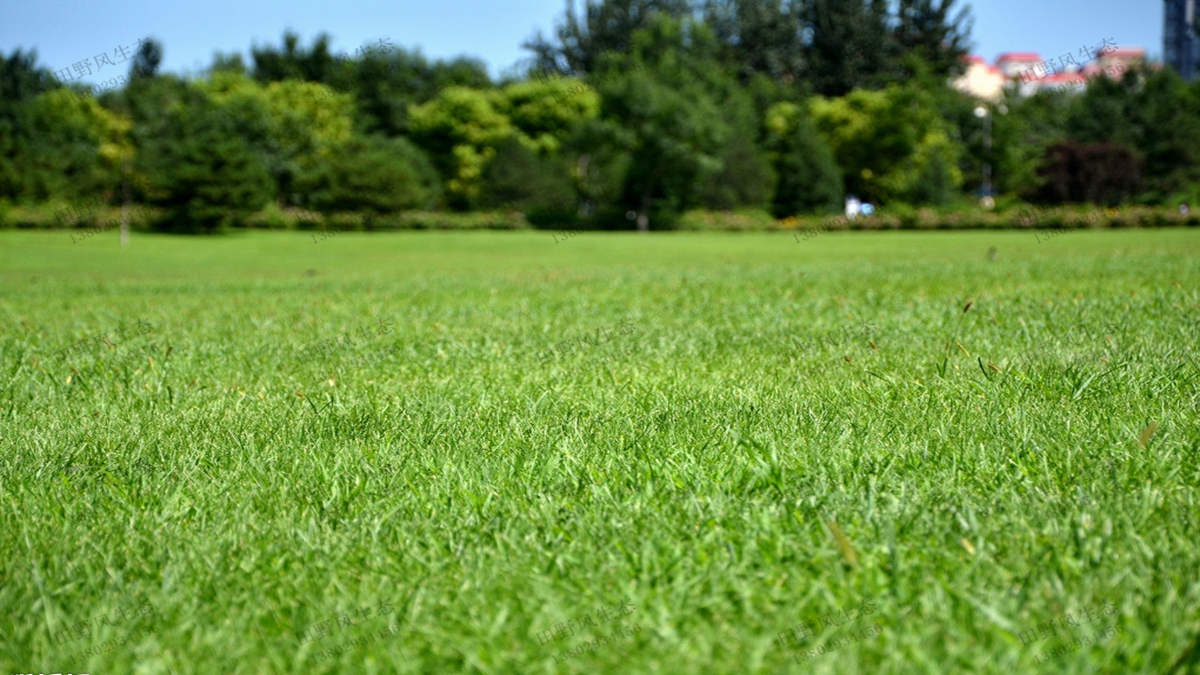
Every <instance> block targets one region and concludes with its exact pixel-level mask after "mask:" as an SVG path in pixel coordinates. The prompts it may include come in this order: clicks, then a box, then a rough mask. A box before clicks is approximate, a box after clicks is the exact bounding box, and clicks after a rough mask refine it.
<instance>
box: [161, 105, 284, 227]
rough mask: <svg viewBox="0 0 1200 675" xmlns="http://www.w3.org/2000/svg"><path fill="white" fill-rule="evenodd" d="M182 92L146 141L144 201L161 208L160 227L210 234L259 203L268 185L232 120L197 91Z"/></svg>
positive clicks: (270, 192) (268, 177)
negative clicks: (154, 135)
mask: <svg viewBox="0 0 1200 675" xmlns="http://www.w3.org/2000/svg"><path fill="white" fill-rule="evenodd" d="M185 94H186V95H185V96H184V97H183V100H182V101H181V103H182V105H179V106H175V107H173V108H172V109H170V110H169V112H168V113H167V116H166V118H167V119H166V124H165V129H164V130H165V131H166V133H165V135H163V136H162V137H159V138H155V139H153V140H152V141H150V146H151V147H150V148H148V152H147V153H146V158H145V162H146V165H147V169H148V171H147V173H148V174H149V176H150V182H151V185H152V190H151V191H150V195H149V201H150V203H152V204H155V205H157V206H160V207H162V208H163V209H164V210H165V211H166V212H167V216H168V218H167V219H166V220H165V221H164V222H163V223H161V224H160V227H161V228H162V229H164V230H167V231H173V232H203V233H213V232H216V231H219V230H221V229H223V228H225V227H229V226H231V225H235V224H238V223H239V221H240V220H241V219H242V218H244V217H245V216H247V215H249V214H250V213H251V212H253V211H255V210H257V209H260V208H262V207H263V206H265V205H266V204H267V203H268V202H269V201H270V200H271V198H272V196H273V195H274V187H273V183H272V180H271V174H270V173H269V172H268V170H267V167H266V166H265V165H264V164H263V162H262V160H261V158H260V157H259V156H258V155H257V154H256V153H255V152H254V151H253V149H252V148H251V147H250V146H249V145H248V144H247V143H246V142H245V140H244V139H243V138H242V137H241V136H240V135H239V134H238V133H237V128H236V126H235V125H234V123H233V120H232V118H230V117H229V116H228V115H224V114H222V113H221V111H220V110H219V109H218V108H217V106H216V105H215V104H214V103H213V102H212V101H211V100H210V99H209V98H208V96H207V95H205V94H204V93H203V92H201V91H198V90H188V91H186V92H185Z"/></svg>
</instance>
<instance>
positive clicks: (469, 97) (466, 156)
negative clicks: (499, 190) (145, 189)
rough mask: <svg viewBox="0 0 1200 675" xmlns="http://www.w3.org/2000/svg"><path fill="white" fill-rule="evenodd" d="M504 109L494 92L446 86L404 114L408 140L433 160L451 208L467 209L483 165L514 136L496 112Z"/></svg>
mask: <svg viewBox="0 0 1200 675" xmlns="http://www.w3.org/2000/svg"><path fill="white" fill-rule="evenodd" d="M505 105H506V104H505V102H504V101H503V95H502V94H500V93H499V92H491V91H477V90H474V89H468V88H466V87H448V88H446V89H444V90H443V91H442V92H441V93H440V94H439V95H438V96H437V98H435V99H433V100H432V101H430V102H428V103H426V104H424V105H419V106H413V107H411V108H410V109H409V126H410V129H411V132H412V138H413V140H414V141H415V142H416V143H417V144H418V145H419V146H421V147H422V148H423V149H424V150H425V151H426V152H428V153H429V154H430V156H431V157H432V158H433V160H434V165H435V166H437V168H438V171H439V173H440V174H441V175H442V176H443V178H444V179H445V184H446V189H447V197H448V198H449V200H450V204H451V206H453V207H455V208H462V209H468V208H472V207H473V206H474V205H475V204H476V203H477V201H478V199H479V189H480V181H481V178H482V176H483V169H484V166H485V165H486V164H487V162H488V160H489V159H491V158H492V156H493V155H495V153H496V148H497V147H499V146H500V144H502V143H503V142H504V141H506V140H507V139H508V138H509V137H510V136H512V135H514V134H516V133H517V129H516V127H514V126H513V124H512V121H511V120H509V118H508V117H507V116H506V115H505V114H504V113H503V112H501V109H502V108H504V107H505Z"/></svg>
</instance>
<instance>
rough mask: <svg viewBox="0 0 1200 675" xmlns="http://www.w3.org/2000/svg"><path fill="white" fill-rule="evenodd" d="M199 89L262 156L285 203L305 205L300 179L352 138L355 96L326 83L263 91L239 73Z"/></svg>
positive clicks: (277, 85)
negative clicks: (300, 192)
mask: <svg viewBox="0 0 1200 675" xmlns="http://www.w3.org/2000/svg"><path fill="white" fill-rule="evenodd" d="M196 86H197V87H198V88H199V89H201V90H202V91H204V92H205V94H206V95H207V96H208V97H209V98H210V99H211V100H212V101H213V102H214V103H215V104H216V105H217V106H218V107H219V108H220V110H221V111H222V112H223V113H224V114H225V115H226V116H228V117H229V118H231V119H230V122H229V124H230V125H231V128H232V129H234V130H236V132H237V133H238V135H239V137H240V138H241V139H242V140H243V141H244V142H245V143H246V144H247V145H248V146H249V147H250V148H251V149H253V150H254V152H255V153H256V154H258V156H259V158H260V160H261V162H262V163H263V165H264V166H266V168H267V170H268V171H270V172H271V175H272V177H273V178H274V181H275V185H276V193H277V194H278V196H279V200H280V202H281V203H283V204H293V203H298V202H299V201H301V196H300V195H299V194H298V193H297V188H296V186H295V182H296V177H297V176H298V175H299V174H300V173H302V172H311V171H312V170H313V169H314V168H315V167H316V166H317V165H318V164H320V163H322V162H325V161H327V160H328V159H329V158H330V157H332V156H333V155H335V154H336V153H338V152H341V150H340V148H341V146H342V145H344V144H345V143H347V142H348V141H349V140H350V138H351V136H352V134H353V124H354V102H353V99H352V97H351V96H349V95H344V94H337V93H335V92H333V91H331V90H330V89H329V88H328V87H326V86H325V85H322V84H318V83H315V82H300V81H296V80H284V81H281V82H272V83H270V84H268V85H267V86H266V87H263V86H261V85H259V84H258V83H257V82H255V81H254V80H250V79H248V78H246V77H243V76H241V75H239V74H237V73H234V72H221V73H214V74H213V75H212V77H211V79H210V80H209V81H208V82H202V83H198V84H197V85H196Z"/></svg>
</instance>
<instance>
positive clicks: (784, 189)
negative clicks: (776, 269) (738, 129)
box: [765, 102, 843, 218]
mask: <svg viewBox="0 0 1200 675" xmlns="http://www.w3.org/2000/svg"><path fill="white" fill-rule="evenodd" d="M805 108H806V106H804V105H800V104H796V103H789V102H783V103H778V104H776V105H775V106H773V107H772V108H771V109H770V110H768V111H767V115H766V119H765V126H766V129H767V148H768V149H769V150H770V151H771V161H772V164H773V165H774V167H775V172H776V173H777V174H778V176H779V184H778V187H777V188H776V190H775V194H774V197H773V202H772V211H773V212H774V214H775V216H776V217H778V218H783V217H786V216H792V215H797V214H801V213H823V212H830V211H837V210H838V209H839V208H841V206H842V197H843V192H842V174H841V171H840V170H839V169H838V166H837V162H835V161H834V159H833V153H832V152H831V151H830V150H829V146H828V145H826V144H825V141H823V140H822V139H821V136H820V135H819V134H818V133H817V129H816V127H815V126H814V125H813V122H812V119H811V118H810V117H809V115H808V114H807V112H806V110H805Z"/></svg>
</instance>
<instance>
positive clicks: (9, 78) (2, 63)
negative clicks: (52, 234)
mask: <svg viewBox="0 0 1200 675" xmlns="http://www.w3.org/2000/svg"><path fill="white" fill-rule="evenodd" d="M58 88H61V85H60V84H59V83H58V82H57V81H56V80H55V79H54V76H53V74H52V73H51V72H50V70H49V69H48V68H38V66H37V52H36V51H30V52H28V53H24V52H22V51H21V50H20V49H17V50H14V51H13V52H12V54H11V55H10V56H8V57H7V58H6V57H5V56H4V54H3V53H0V198H4V197H9V198H16V197H19V196H21V195H23V194H26V192H27V191H28V190H29V189H31V188H32V185H31V182H30V178H31V177H30V176H29V174H28V168H27V167H26V166H23V162H22V161H21V160H20V159H19V157H20V156H21V155H23V154H25V153H27V152H28V151H29V149H30V146H31V144H32V143H33V142H34V138H33V137H32V136H30V134H29V133H28V129H29V122H28V121H27V119H26V107H27V105H28V104H29V103H30V102H31V101H33V100H34V99H35V98H37V97H38V96H39V95H41V94H43V93H45V92H48V91H51V90H53V89H58ZM42 182H46V181H42Z"/></svg>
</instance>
